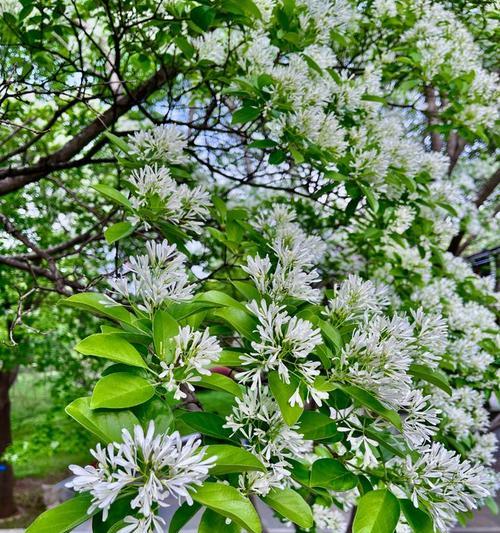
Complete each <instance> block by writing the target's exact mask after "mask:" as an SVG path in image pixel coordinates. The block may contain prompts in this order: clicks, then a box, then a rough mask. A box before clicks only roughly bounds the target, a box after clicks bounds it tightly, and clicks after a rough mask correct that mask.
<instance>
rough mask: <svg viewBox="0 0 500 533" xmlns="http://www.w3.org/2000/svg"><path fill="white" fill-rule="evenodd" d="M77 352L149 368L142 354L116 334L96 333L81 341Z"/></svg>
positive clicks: (76, 348) (76, 347) (77, 346)
mask: <svg viewBox="0 0 500 533" xmlns="http://www.w3.org/2000/svg"><path fill="white" fill-rule="evenodd" d="M75 350H76V351H77V352H79V353H81V354H83V355H93V356H95V357H104V358H105V359H109V360H110V361H115V362H116V363H125V364H127V365H130V366H138V367H141V368H147V367H148V366H147V365H146V363H145V362H144V360H143V359H142V357H141V354H140V353H139V352H138V351H137V350H136V349H135V348H134V347H133V346H132V344H130V343H129V342H127V341H126V340H125V339H123V338H121V337H120V336H118V335H117V334H115V333H95V334H94V335H90V337H87V338H85V339H83V340H82V341H80V342H79V343H78V344H77V345H76V346H75Z"/></svg>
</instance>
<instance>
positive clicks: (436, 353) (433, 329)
mask: <svg viewBox="0 0 500 533" xmlns="http://www.w3.org/2000/svg"><path fill="white" fill-rule="evenodd" d="M411 314H412V317H413V334H414V336H415V339H416V342H417V343H418V344H419V346H420V347H421V349H423V352H421V353H420V354H419V357H418V360H417V361H415V362H417V363H419V364H425V365H427V366H428V367H431V368H435V367H437V366H438V364H439V361H440V360H441V356H442V355H443V353H444V352H445V350H446V346H447V344H448V326H447V322H446V319H444V318H443V317H442V316H441V315H440V314H434V313H424V311H423V309H422V308H421V307H419V308H418V309H416V310H412V312H411Z"/></svg>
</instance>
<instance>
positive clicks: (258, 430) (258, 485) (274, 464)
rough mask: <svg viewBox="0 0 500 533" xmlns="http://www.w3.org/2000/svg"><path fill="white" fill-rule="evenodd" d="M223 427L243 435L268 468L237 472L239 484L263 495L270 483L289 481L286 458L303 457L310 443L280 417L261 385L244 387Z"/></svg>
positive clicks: (286, 484)
mask: <svg viewBox="0 0 500 533" xmlns="http://www.w3.org/2000/svg"><path fill="white" fill-rule="evenodd" d="M224 427H226V428H228V429H230V430H231V431H232V432H233V435H238V436H239V437H241V438H243V441H242V442H243V445H244V447H246V448H247V449H248V450H250V451H252V452H253V453H254V454H255V455H256V456H257V457H258V458H259V459H260V460H261V461H262V463H263V464H264V465H265V466H266V467H267V468H268V471H267V472H265V473H263V472H251V473H247V474H242V475H241V476H240V487H241V488H242V490H245V491H246V492H251V493H255V494H259V495H261V496H265V495H266V494H267V493H268V492H269V491H270V490H271V489H272V488H273V487H279V488H283V487H285V486H288V485H289V484H290V483H291V478H290V476H291V465H290V463H289V462H288V461H287V459H298V458H301V457H305V455H306V454H307V453H309V452H310V450H311V446H310V444H309V443H308V442H307V441H304V439H303V437H302V435H301V434H300V433H298V432H297V427H294V426H292V427H290V426H288V425H287V424H286V423H285V421H284V420H283V416H282V415H281V412H280V409H279V407H278V404H277V403H276V400H275V399H274V398H273V397H272V396H271V394H270V392H269V389H268V388H267V387H265V386H263V387H259V388H256V389H252V388H250V389H247V391H246V392H245V395H244V396H243V398H241V399H240V398H237V399H236V405H235V406H234V407H233V411H232V413H231V414H230V415H228V416H227V417H226V424H225V426H224Z"/></svg>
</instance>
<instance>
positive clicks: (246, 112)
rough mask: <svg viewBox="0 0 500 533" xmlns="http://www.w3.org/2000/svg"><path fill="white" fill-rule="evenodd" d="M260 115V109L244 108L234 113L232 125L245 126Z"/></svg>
mask: <svg viewBox="0 0 500 533" xmlns="http://www.w3.org/2000/svg"><path fill="white" fill-rule="evenodd" d="M259 115H260V109H259V108H258V107H242V108H241V109H238V110H237V111H235V112H234V113H233V118H232V121H231V124H245V123H247V122H250V121H252V120H255V119H256V118H257V117H258V116H259Z"/></svg>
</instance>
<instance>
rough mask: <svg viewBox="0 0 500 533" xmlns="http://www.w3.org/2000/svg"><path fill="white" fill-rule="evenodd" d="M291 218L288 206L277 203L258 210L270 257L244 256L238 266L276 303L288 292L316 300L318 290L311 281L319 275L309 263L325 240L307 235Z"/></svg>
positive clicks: (301, 298) (316, 280)
mask: <svg viewBox="0 0 500 533" xmlns="http://www.w3.org/2000/svg"><path fill="white" fill-rule="evenodd" d="M294 218H295V215H294V213H293V211H292V210H291V209H289V208H287V207H285V206H279V205H278V206H275V207H274V208H273V209H272V211H271V212H267V211H266V212H264V213H261V214H260V216H259V218H258V220H257V225H258V226H259V227H260V228H261V229H262V231H263V232H264V233H265V234H266V236H267V237H268V239H269V241H270V247H271V249H272V252H273V256H274V258H273V260H271V259H270V257H269V256H268V255H266V256H265V257H264V258H262V257H260V256H258V255H257V256H255V257H248V258H247V264H246V265H245V266H243V267H242V268H243V270H244V271H245V272H247V273H248V274H249V275H250V277H251V279H252V281H253V282H254V283H255V286H256V287H257V289H258V290H259V292H260V293H261V294H262V295H268V296H270V297H271V299H272V300H273V301H275V302H277V303H279V302H282V301H283V300H284V299H285V298H286V297H288V296H289V297H292V298H298V299H300V300H305V301H308V302H313V303H314V302H318V301H319V300H320V298H321V292H320V290H319V289H317V288H314V287H313V285H315V284H317V283H318V282H319V281H320V279H319V276H318V273H317V271H316V270H315V269H314V268H313V265H314V264H315V262H317V261H318V260H319V259H320V258H321V257H322V256H323V254H324V251H325V244H324V243H323V242H322V241H321V239H319V238H318V237H315V236H309V235H307V234H306V233H305V232H304V231H303V230H302V229H301V228H300V226H299V225H298V224H297V223H295V222H294Z"/></svg>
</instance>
